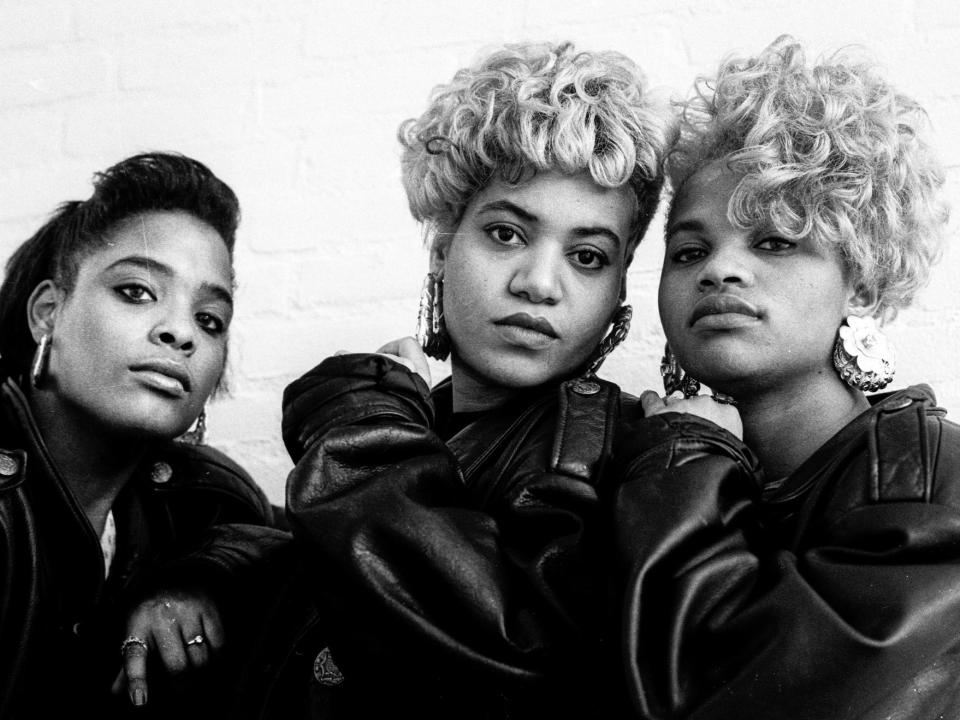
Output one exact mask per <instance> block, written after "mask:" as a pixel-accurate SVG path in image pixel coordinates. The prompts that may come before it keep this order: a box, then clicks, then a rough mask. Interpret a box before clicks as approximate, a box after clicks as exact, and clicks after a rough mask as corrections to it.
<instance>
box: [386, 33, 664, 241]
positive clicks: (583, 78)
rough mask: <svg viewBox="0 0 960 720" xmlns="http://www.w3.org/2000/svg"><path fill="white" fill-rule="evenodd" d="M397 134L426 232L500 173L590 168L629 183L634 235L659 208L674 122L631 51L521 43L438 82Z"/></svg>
mask: <svg viewBox="0 0 960 720" xmlns="http://www.w3.org/2000/svg"><path fill="white" fill-rule="evenodd" d="M398 138H399V140H400V143H401V144H402V145H403V148H404V149H403V156H402V169H403V186H404V189H405V190H406V193H407V199H408V201H409V204H410V212H411V213H412V214H413V216H414V217H415V218H416V219H417V220H419V221H420V222H423V223H425V225H426V231H427V237H428V239H429V238H430V237H431V236H433V235H435V234H436V233H438V232H451V231H453V230H454V229H455V228H456V226H457V225H458V224H459V222H460V220H461V218H462V216H463V212H464V209H465V208H466V206H467V204H468V203H469V201H470V199H471V198H472V197H473V196H474V195H476V194H477V193H478V192H479V191H480V190H482V189H483V188H484V187H485V186H486V185H487V184H488V183H489V182H490V181H491V180H492V179H493V178H494V176H495V175H496V176H498V177H500V178H502V179H503V180H505V181H506V182H510V183H517V182H520V181H522V180H523V179H525V178H527V177H529V176H530V175H531V174H533V173H537V172H542V171H549V170H556V171H559V172H562V173H569V174H572V173H577V172H581V171H584V170H588V171H589V172H590V175H591V177H592V178H593V180H594V181H595V182H596V183H597V184H598V185H601V186H603V187H609V188H615V187H621V186H623V185H625V184H627V183H629V184H630V186H631V188H632V189H633V191H634V193H635V194H636V196H637V202H638V212H637V217H636V221H635V223H634V227H633V228H632V230H633V232H632V234H631V240H632V241H634V242H635V241H637V240H639V238H640V237H641V236H642V235H643V233H644V231H645V230H646V228H647V225H648V224H649V222H650V218H651V217H653V214H654V213H655V212H656V209H657V204H658V202H659V197H660V190H661V188H662V186H663V178H664V173H663V162H664V158H665V156H666V153H667V151H668V149H669V148H670V146H671V144H672V142H673V141H674V139H675V122H674V120H673V118H672V114H671V112H670V110H669V108H668V107H666V106H665V105H663V104H660V103H657V102H655V101H654V100H652V99H651V98H650V96H649V92H648V90H647V88H646V85H645V80H644V77H643V75H642V73H641V72H640V70H639V68H638V67H637V66H636V65H635V64H634V63H633V62H632V61H631V60H629V59H628V58H627V57H625V56H624V55H621V54H619V53H615V52H599V53H589V52H576V51H575V50H574V47H573V45H572V44H571V43H561V44H556V45H553V44H516V45H506V46H505V47H503V48H501V49H499V50H496V51H494V52H492V53H490V54H488V55H486V56H485V57H483V58H482V59H481V60H480V61H479V62H478V63H477V64H476V65H475V66H473V67H469V68H465V69H462V70H460V71H459V72H457V73H456V75H455V76H454V78H453V80H452V81H451V82H450V83H448V84H446V85H439V86H437V87H436V88H434V90H433V92H432V94H431V97H430V105H429V107H428V108H427V110H426V112H424V113H423V115H421V116H420V117H419V118H414V119H410V120H407V121H405V122H404V123H403V124H402V125H401V126H400V130H399V132H398Z"/></svg>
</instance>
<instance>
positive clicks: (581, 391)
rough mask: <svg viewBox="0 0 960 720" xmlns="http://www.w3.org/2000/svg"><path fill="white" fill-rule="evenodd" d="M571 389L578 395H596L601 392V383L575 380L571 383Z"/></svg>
mask: <svg viewBox="0 0 960 720" xmlns="http://www.w3.org/2000/svg"><path fill="white" fill-rule="evenodd" d="M570 389H571V390H573V391H574V392H575V393H576V394H577V395H596V394H597V393H598V392H600V383H596V382H594V381H593V380H574V381H573V382H572V383H570Z"/></svg>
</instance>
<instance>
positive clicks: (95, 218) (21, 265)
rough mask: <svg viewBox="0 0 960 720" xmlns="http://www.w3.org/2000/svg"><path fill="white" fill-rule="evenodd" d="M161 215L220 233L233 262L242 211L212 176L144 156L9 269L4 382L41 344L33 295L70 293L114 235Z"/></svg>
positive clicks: (172, 160)
mask: <svg viewBox="0 0 960 720" xmlns="http://www.w3.org/2000/svg"><path fill="white" fill-rule="evenodd" d="M163 210H181V211H184V212H187V213H190V214H191V215H193V216H194V217H196V218H197V219H198V220H201V221H203V222H205V223H207V224H208V225H210V227H212V228H213V229H214V230H216V231H217V233H219V235H220V237H221V238H223V242H224V244H225V245H226V246H227V250H228V251H229V253H230V257H231V258H232V257H233V245H234V241H235V239H236V232H237V225H238V224H239V223H240V204H239V202H238V201H237V196H236V194H235V193H234V192H233V190H231V189H230V187H229V186H228V185H227V184H226V183H225V182H223V181H222V180H220V179H219V178H218V177H217V176H216V175H214V174H213V172H211V171H210V169H209V168H208V167H207V166H206V165H204V164H203V163H200V162H198V161H196V160H193V159H192V158H188V157H186V156H184V155H180V154H176V153H159V152H152V153H142V154H139V155H134V156H133V157H129V158H127V159H126V160H121V161H120V162H119V163H117V164H116V165H114V166H113V167H110V168H108V169H107V170H104V171H103V172H100V173H96V174H95V175H94V177H93V195H91V196H90V197H89V198H88V199H86V200H83V201H76V200H74V201H70V202H65V203H63V204H62V205H61V206H60V207H59V208H58V209H57V211H56V212H55V213H54V214H53V216H52V217H51V218H50V219H49V220H48V221H47V222H46V223H45V224H44V225H43V227H41V228H40V229H39V230H37V232H36V233H35V234H34V235H33V237H31V238H30V239H29V240H27V241H26V242H25V243H23V244H22V245H21V246H20V247H19V248H17V250H16V252H14V254H13V255H12V256H11V257H10V259H9V260H8V261H7V266H6V276H5V278H4V281H3V285H2V286H0V361H2V374H3V375H11V376H16V375H21V374H23V373H24V372H26V370H27V368H28V367H29V364H30V359H31V357H32V356H33V353H34V351H35V348H36V343H35V342H34V340H33V337H32V336H31V334H30V328H29V325H28V323H27V300H28V299H29V298H30V294H31V293H32V292H33V290H34V288H36V287H37V285H39V284H40V283H41V282H43V281H44V280H47V279H52V280H54V281H55V282H56V283H57V284H58V285H59V286H60V287H62V288H63V289H64V290H65V291H66V292H67V293H69V292H70V291H71V290H72V289H73V285H74V282H75V281H76V277H77V271H78V269H79V267H80V261H81V260H82V259H83V257H84V256H86V255H87V254H89V253H91V252H93V251H95V250H96V249H97V248H99V247H102V246H103V245H104V244H105V243H106V242H107V240H108V238H109V233H110V231H111V230H112V229H113V228H115V227H116V226H117V225H118V224H119V223H120V222H122V221H123V220H125V219H127V218H129V217H132V216H134V215H137V214H140V213H144V212H150V211H163Z"/></svg>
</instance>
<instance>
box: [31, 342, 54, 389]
mask: <svg viewBox="0 0 960 720" xmlns="http://www.w3.org/2000/svg"><path fill="white" fill-rule="evenodd" d="M51 337H52V336H51V335H50V333H44V334H43V335H41V336H40V342H38V343H37V349H36V351H35V352H34V353H33V362H32V363H30V384H31V385H32V386H33V387H35V388H38V387H40V383H41V381H42V380H43V376H44V375H45V374H46V372H47V363H49V362H50V342H51V340H50V339H51Z"/></svg>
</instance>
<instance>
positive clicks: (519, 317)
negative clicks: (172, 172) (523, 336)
mask: <svg viewBox="0 0 960 720" xmlns="http://www.w3.org/2000/svg"><path fill="white" fill-rule="evenodd" d="M494 325H501V326H512V327H518V328H526V329H527V330H534V331H535V332H538V333H541V334H543V335H546V336H548V337H551V338H554V339H556V338H558V337H560V336H559V335H558V334H557V331H556V330H554V329H553V325H551V324H550V323H549V322H548V321H547V320H546V319H545V318H535V317H533V316H532V315H527V314H526V313H514V314H513V315H508V316H507V317H505V318H500V319H499V320H496V321H494Z"/></svg>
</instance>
